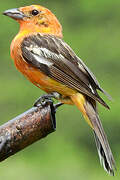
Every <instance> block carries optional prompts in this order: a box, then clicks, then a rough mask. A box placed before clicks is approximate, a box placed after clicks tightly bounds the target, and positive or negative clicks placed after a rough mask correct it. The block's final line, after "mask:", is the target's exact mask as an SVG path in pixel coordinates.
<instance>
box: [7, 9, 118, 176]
mask: <svg viewBox="0 0 120 180" xmlns="http://www.w3.org/2000/svg"><path fill="white" fill-rule="evenodd" d="M3 14H4V15H7V16H9V17H11V18H13V19H15V20H16V21H17V22H18V23H19V24H20V31H19V33H18V34H17V35H16V37H15V38H14V39H13V41H12V43H11V48H10V49H11V57H12V59H13V60H14V63H15V66H16V68H17V69H18V70H19V71H20V72H21V73H23V75H24V76H25V77H27V78H28V79H29V81H31V82H32V83H33V84H34V85H36V86H37V87H39V88H40V89H42V90H44V91H46V92H47V93H48V94H50V95H52V96H53V97H54V98H57V99H59V100H60V101H61V102H62V103H65V104H75V105H76V106H77V107H78V109H79V110H80V111H81V112H82V114H83V116H84V118H85V119H86V121H87V123H88V124H89V125H90V127H91V128H92V129H93V131H94V136H95V141H96V146H97V150H98V154H99V157H100V161H101V164H102V165H103V166H104V169H105V170H106V171H107V172H108V173H109V174H112V175H113V174H114V170H113V168H115V161H114V158H113V155H112V152H111V149H110V147H109V144H108V140H107V137H106V135H105V132H104V130H103V127H102V124H101V122H100V119H99V116H98V112H97V107H96V103H97V102H99V103H101V104H102V105H103V106H105V107H106V108H109V107H108V105H107V104H106V103H105V102H104V101H103V100H102V98H101V97H100V96H99V95H98V92H97V90H100V91H101V92H103V93H105V94H106V92H105V91H104V90H103V89H102V88H101V87H100V85H99V83H98V81H97V80H96V78H95V76H94V75H93V73H92V72H91V71H90V70H89V69H88V67H87V66H86V65H85V64H84V63H83V61H82V60H81V59H80V58H79V57H78V56H77V55H76V54H75V53H74V52H73V50H72V49H71V48H70V46H68V45H67V44H66V43H65V42H64V41H63V39H62V37H63V35H62V27H61V25H60V23H59V21H58V20H57V18H56V17H55V15H54V14H53V13H52V12H51V11H50V10H48V9H46V8H44V7H42V6H39V5H31V6H26V7H21V8H18V9H10V10H6V11H5V12H4V13H3Z"/></svg>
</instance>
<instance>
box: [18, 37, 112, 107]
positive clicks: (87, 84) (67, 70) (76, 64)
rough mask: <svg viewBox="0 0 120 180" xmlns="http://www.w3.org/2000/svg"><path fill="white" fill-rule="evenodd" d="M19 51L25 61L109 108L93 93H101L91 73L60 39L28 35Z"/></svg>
mask: <svg viewBox="0 0 120 180" xmlns="http://www.w3.org/2000/svg"><path fill="white" fill-rule="evenodd" d="M21 49H22V56H23V57H24V59H25V60H26V62H28V63H31V65H33V66H34V67H36V68H39V69H40V71H42V72H43V73H45V74H46V75H47V76H49V77H51V78H53V79H54V80H56V81H58V82H60V83H62V84H64V85H66V86H68V87H69V88H72V89H75V90H77V91H79V92H81V93H83V94H85V95H87V96H89V97H91V98H93V99H95V100H97V101H98V102H100V103H101V104H102V105H104V106H105V107H106V108H109V107H108V105H107V104H106V103H105V102H104V101H103V100H102V99H101V97H100V96H99V95H98V93H97V89H98V90H101V91H102V92H104V90H103V89H102V88H101V87H100V85H99V83H98V82H97V80H96V78H95V76H94V75H93V73H92V72H91V71H90V70H89V69H88V68H87V66H86V65H85V64H84V63H83V62H82V60H81V59H79V58H78V57H77V56H76V55H75V53H74V52H73V50H72V49H71V48H70V47H69V46H68V45H67V44H66V43H65V42H64V41H63V40H62V39H60V38H58V37H55V36H53V35H41V34H37V35H32V36H28V37H26V38H25V39H24V40H23V42H22V46H21Z"/></svg>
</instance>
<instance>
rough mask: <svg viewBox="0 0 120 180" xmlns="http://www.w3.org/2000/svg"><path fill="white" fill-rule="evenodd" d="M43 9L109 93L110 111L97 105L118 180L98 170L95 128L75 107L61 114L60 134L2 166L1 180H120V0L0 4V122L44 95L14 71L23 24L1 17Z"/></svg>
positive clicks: (3, 2)
mask: <svg viewBox="0 0 120 180" xmlns="http://www.w3.org/2000/svg"><path fill="white" fill-rule="evenodd" d="M31 4H41V5H43V6H45V7H47V8H49V9H50V10H51V11H52V12H54V13H55V14H56V16H57V17H58V19H59V20H60V22H61V24H62V25H63V34H64V40H65V41H66V42H67V43H68V44H69V45H70V46H71V47H72V48H73V50H74V51H75V52H76V53H77V54H78V55H79V56H80V57H81V58H82V59H83V60H84V62H85V63H86V64H87V65H88V67H89V68H90V69H91V70H92V71H93V72H94V74H95V75H96V77H97V79H99V82H100V84H101V86H102V87H103V88H104V89H105V90H106V91H108V92H109V94H111V96H112V97H113V99H114V100H113V102H109V100H107V98H106V97H104V96H103V97H104V99H105V100H106V101H107V103H108V104H109V105H110V107H111V110H110V111H108V110H106V109H105V108H103V107H102V106H101V105H99V112H100V117H101V121H102V123H103V126H104V129H105V132H106V134H107V136H108V139H109V142H110V145H111V148H112V151H113V154H114V157H115V160H116V165H117V172H116V174H115V177H110V176H109V175H107V173H106V172H105V171H104V170H103V168H102V167H101V166H100V163H99V159H98V154H97V151H96V147H95V143H94V139H93V134H92V131H91V129H90V128H89V127H88V125H87V124H86V123H85V121H84V120H83V117H82V115H81V113H80V112H79V111H78V110H77V108H76V107H73V106H67V105H64V106H63V107H61V108H59V110H58V111H57V115H56V118H57V131H56V132H54V133H52V134H50V135H49V136H47V137H46V138H45V139H43V140H41V141H38V142H37V143H34V144H33V145H31V146H29V147H28V148H26V149H24V150H23V151H21V152H19V153H17V154H16V155H14V156H12V157H10V158H8V159H7V160H5V161H4V162H2V163H0V179H5V180H16V179H17V180H21V179H24V180H33V179H43V180H48V179H50V180H67V179H69V180H73V179H81V180H83V179H89V180H94V179H96V178H97V180H101V179H104V180H107V179H113V178H114V180H117V179H120V175H119V174H120V113H119V112H120V95H119V93H120V75H119V74H120V48H119V45H120V0H115V1H113V0H109V1H105V0H92V1H90V0H76V1H75V0H59V1H56V0H44V1H37V0H34V1H32V0H29V1H26V0H21V1H19V0H12V1H10V0H4V1H0V14H1V15H0V23H1V24H0V84H1V85H0V120H1V121H0V123H1V124H2V123H5V122H6V121H8V120H10V119H11V118H13V117H15V116H16V115H18V114H20V113H22V112H24V111H25V110H27V109H29V108H30V107H31V106H32V104H33V102H34V101H35V100H36V99H37V98H38V97H39V96H40V95H41V94H43V92H42V91H41V90H39V89H38V88H36V87H35V86H33V85H32V84H31V83H29V82H28V81H27V80H26V79H25V78H24V77H23V76H22V75H21V74H20V73H19V72H18V71H17V70H16V69H15V67H14V64H13V62H12V60H11V58H10V52H9V46H10V43H11V40H12V39H13V37H14V36H15V35H16V33H17V32H18V29H19V25H18V24H17V23H16V22H15V21H13V20H12V19H10V18H8V17H5V16H3V15H2V12H3V11H4V10H6V9H10V8H15V7H21V6H26V5H31Z"/></svg>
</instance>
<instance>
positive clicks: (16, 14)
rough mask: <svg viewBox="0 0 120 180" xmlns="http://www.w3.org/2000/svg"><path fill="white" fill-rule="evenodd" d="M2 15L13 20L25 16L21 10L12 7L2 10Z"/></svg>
mask: <svg viewBox="0 0 120 180" xmlns="http://www.w3.org/2000/svg"><path fill="white" fill-rule="evenodd" d="M3 14H4V15H6V16H9V17H11V18H13V19H15V20H22V19H23V18H24V17H26V16H25V14H23V12H21V11H20V10H19V9H17V8H14V9H8V10H6V11H4V12H3Z"/></svg>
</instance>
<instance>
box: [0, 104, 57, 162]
mask: <svg viewBox="0 0 120 180" xmlns="http://www.w3.org/2000/svg"><path fill="white" fill-rule="evenodd" d="M58 106H59V105H58ZM56 107H57V106H56ZM55 110H56V108H55V106H54V105H53V104H52V103H51V104H47V105H45V106H44V107H42V106H41V107H33V108H31V109H29V110H28V111H26V112H24V113H23V114H21V115H19V116H17V117H16V118H14V119H12V120H10V121H8V122H7V123H5V124H3V125H2V126H0V161H3V160H4V159H6V158H8V157H9V156H11V155H13V154H15V153H16V152H18V151H20V150H22V149H24V148H25V147H27V146H28V145H30V144H32V143H34V142H35V141H37V140H39V139H41V138H44V137H45V136H47V135H48V134H49V133H52V132H54V131H55V128H56V120H55Z"/></svg>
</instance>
